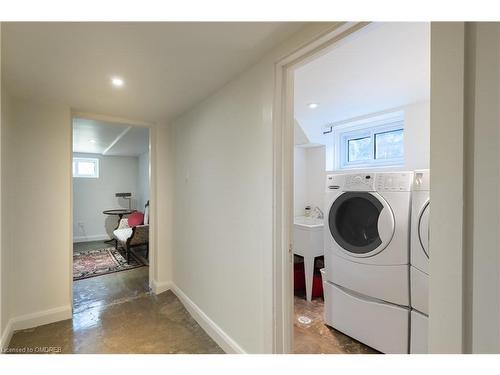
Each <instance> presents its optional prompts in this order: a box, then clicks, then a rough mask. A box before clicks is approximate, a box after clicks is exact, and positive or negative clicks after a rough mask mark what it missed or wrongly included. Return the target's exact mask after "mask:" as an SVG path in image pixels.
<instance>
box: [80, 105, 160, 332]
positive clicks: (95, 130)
mask: <svg viewBox="0 0 500 375" xmlns="http://www.w3.org/2000/svg"><path fill="white" fill-rule="evenodd" d="M72 145H73V149H72V155H71V160H72V166H73V168H72V176H71V181H72V214H73V238H72V245H71V249H72V252H73V257H72V264H71V269H72V275H73V278H72V285H73V288H72V291H73V296H72V297H73V298H72V300H73V323H74V326H76V327H80V326H81V327H85V326H86V325H88V324H89V322H88V317H89V314H88V311H89V309H90V310H92V309H96V308H97V309H102V308H104V307H106V306H109V305H112V304H113V303H116V302H118V301H119V302H123V301H126V300H128V299H131V298H136V297H138V296H141V295H144V294H148V293H149V292H150V281H151V278H150V275H151V274H152V271H151V269H152V267H153V263H154V247H153V246H151V244H152V243H153V241H151V238H152V231H151V230H150V223H151V221H152V220H151V211H152V208H153V207H152V206H153V204H154V199H151V198H152V197H151V191H152V189H151V172H150V171H151V160H152V155H151V128H150V127H149V126H147V125H145V124H136V123H134V122H128V121H126V120H122V119H114V118H108V117H103V116H92V115H87V114H80V113H78V114H74V115H73V117H72ZM151 229H152V228H151ZM79 316H81V319H79V318H78V317H79Z"/></svg>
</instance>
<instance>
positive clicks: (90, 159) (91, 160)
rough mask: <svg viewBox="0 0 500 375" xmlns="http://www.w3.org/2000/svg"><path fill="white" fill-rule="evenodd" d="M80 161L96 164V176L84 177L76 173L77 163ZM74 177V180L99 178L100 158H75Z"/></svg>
mask: <svg viewBox="0 0 500 375" xmlns="http://www.w3.org/2000/svg"><path fill="white" fill-rule="evenodd" d="M80 161H84V162H85V161H86V162H92V163H94V164H95V174H94V175H93V176H84V175H79V174H77V173H76V168H75V167H76V163H78V162H80ZM73 177H74V178H99V159H98V158H81V157H79V156H75V157H73Z"/></svg>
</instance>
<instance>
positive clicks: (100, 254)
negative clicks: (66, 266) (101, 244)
mask: <svg viewBox="0 0 500 375" xmlns="http://www.w3.org/2000/svg"><path fill="white" fill-rule="evenodd" d="M144 265H145V264H144V262H143V261H142V260H141V259H139V257H137V256H136V255H135V254H134V252H131V253H130V263H127V259H126V258H124V257H123V255H122V254H121V253H120V252H119V251H118V250H116V249H115V248H114V247H109V248H105V249H98V250H86V251H78V252H74V253H73V280H82V279H87V278H89V277H95V276H101V275H106V274H108V273H114V272H120V271H125V270H130V269H132V268H137V267H142V266H144Z"/></svg>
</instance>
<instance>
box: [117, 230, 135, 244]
mask: <svg viewBox="0 0 500 375" xmlns="http://www.w3.org/2000/svg"><path fill="white" fill-rule="evenodd" d="M113 235H114V236H115V238H116V239H117V240H118V241H120V242H127V240H128V239H129V237H130V236H131V235H132V228H122V229H115V230H114V231H113Z"/></svg>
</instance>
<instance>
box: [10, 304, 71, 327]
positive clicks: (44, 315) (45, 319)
mask: <svg viewBox="0 0 500 375" xmlns="http://www.w3.org/2000/svg"><path fill="white" fill-rule="evenodd" d="M72 317H73V313H72V310H71V306H69V305H68V306H60V307H56V308H54V309H49V310H43V311H38V312H36V313H33V314H26V315H21V316H18V317H15V318H12V319H11V320H10V322H11V323H12V330H13V331H18V330H20V329H28V328H33V327H38V326H43V325H45V324H50V323H54V322H58V321H60V320H66V319H71V318H72Z"/></svg>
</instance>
